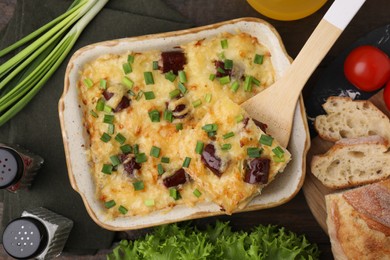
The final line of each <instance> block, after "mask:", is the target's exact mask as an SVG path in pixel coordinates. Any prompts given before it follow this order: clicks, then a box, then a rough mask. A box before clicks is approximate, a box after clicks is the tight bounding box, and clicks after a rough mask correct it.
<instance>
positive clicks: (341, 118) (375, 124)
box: [314, 97, 390, 142]
mask: <svg viewBox="0 0 390 260" xmlns="http://www.w3.org/2000/svg"><path fill="white" fill-rule="evenodd" d="M323 108H324V110H325V111H326V113H327V115H320V116H317V117H316V119H315V122H314V126H315V128H316V130H317V132H318V134H319V136H320V137H321V138H323V139H325V140H328V141H331V142H336V141H338V140H340V139H342V138H357V137H365V136H372V135H380V136H382V137H383V138H385V139H386V140H388V141H390V120H389V118H388V117H387V116H386V115H385V114H384V113H383V112H382V111H380V110H379V109H378V108H377V107H376V106H375V105H373V104H372V103H371V102H370V101H367V100H358V101H353V100H352V99H351V98H349V97H329V98H328V99H327V101H326V103H325V104H323Z"/></svg>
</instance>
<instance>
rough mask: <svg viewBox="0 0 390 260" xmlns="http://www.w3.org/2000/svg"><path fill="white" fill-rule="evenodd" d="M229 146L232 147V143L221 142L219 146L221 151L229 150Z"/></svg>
mask: <svg viewBox="0 0 390 260" xmlns="http://www.w3.org/2000/svg"><path fill="white" fill-rule="evenodd" d="M231 148H232V145H231V144H223V145H222V146H221V149H222V150H223V151H227V150H230V149H231Z"/></svg>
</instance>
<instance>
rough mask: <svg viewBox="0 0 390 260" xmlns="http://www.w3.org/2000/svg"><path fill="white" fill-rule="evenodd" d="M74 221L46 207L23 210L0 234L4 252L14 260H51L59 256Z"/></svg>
mask: <svg viewBox="0 0 390 260" xmlns="http://www.w3.org/2000/svg"><path fill="white" fill-rule="evenodd" d="M72 227H73V221H71V220H70V219H68V218H65V217H64V216H61V215H59V214H57V213H54V212H52V211H50V210H48V209H45V208H42V207H41V208H36V209H33V210H29V211H24V212H23V213H22V216H21V217H20V218H17V219H15V220H13V221H11V222H10V223H9V224H8V225H7V226H6V228H5V229H4V233H3V246H4V249H5V251H6V252H7V253H8V254H9V255H10V256H12V257H14V258H16V259H29V258H35V259H42V260H43V259H52V258H54V257H56V256H58V255H60V254H61V252H62V250H63V248H64V246H65V243H66V241H67V239H68V236H69V233H70V231H71V229H72Z"/></svg>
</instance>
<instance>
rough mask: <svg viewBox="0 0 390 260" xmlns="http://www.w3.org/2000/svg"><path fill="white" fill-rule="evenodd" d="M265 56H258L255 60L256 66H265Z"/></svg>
mask: <svg viewBox="0 0 390 260" xmlns="http://www.w3.org/2000/svg"><path fill="white" fill-rule="evenodd" d="M263 60H264V55H259V54H256V55H255V58H254V59H253V62H254V63H256V64H263Z"/></svg>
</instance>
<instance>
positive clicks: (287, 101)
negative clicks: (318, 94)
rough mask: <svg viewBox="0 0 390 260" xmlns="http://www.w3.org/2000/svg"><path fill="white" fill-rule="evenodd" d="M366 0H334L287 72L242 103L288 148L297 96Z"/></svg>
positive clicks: (252, 115) (268, 131) (249, 112)
mask: <svg viewBox="0 0 390 260" xmlns="http://www.w3.org/2000/svg"><path fill="white" fill-rule="evenodd" d="M364 2H365V0H335V1H334V3H333V4H332V6H331V7H330V8H329V10H328V11H327V12H326V14H325V16H324V17H323V18H322V20H321V21H320V23H319V24H318V26H317V27H316V29H315V30H314V32H313V33H312V34H311V36H310V38H309V39H308V40H307V42H306V43H305V45H304V46H303V48H302V50H301V51H300V52H299V54H298V56H297V57H296V59H295V60H294V61H293V63H292V64H291V66H290V67H289V68H288V69H287V71H286V72H285V74H284V75H283V76H282V77H281V78H280V79H279V80H278V81H276V82H275V83H274V84H273V85H272V86H269V87H268V88H267V89H265V90H264V91H262V92H260V93H259V94H257V95H256V96H254V97H252V98H250V99H249V100H247V101H246V102H244V103H243V104H242V105H241V106H242V107H243V108H244V109H245V110H246V111H247V112H248V114H249V115H250V116H251V117H252V118H254V119H256V120H258V121H260V122H262V123H265V124H267V126H268V128H267V133H269V134H270V135H272V136H273V137H274V138H276V140H278V141H279V143H280V144H281V145H283V146H284V147H287V144H288V141H289V139H290V134H291V128H292V123H293V116H294V111H295V107H296V104H297V100H298V97H299V95H300V93H301V91H302V88H303V87H304V86H305V83H306V82H307V80H308V79H309V77H310V76H311V74H312V73H313V71H314V70H315V69H316V68H317V66H318V64H319V63H320V62H321V61H322V59H323V58H324V57H325V55H326V54H327V53H328V51H329V50H330V48H331V47H332V46H333V44H334V43H335V42H336V40H337V38H338V37H339V36H340V34H341V33H342V32H343V30H344V29H345V27H346V26H347V25H348V24H349V22H350V21H351V20H352V18H353V17H354V16H355V14H356V13H357V11H358V10H359V9H360V7H361V6H362V5H363V3H364Z"/></svg>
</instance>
